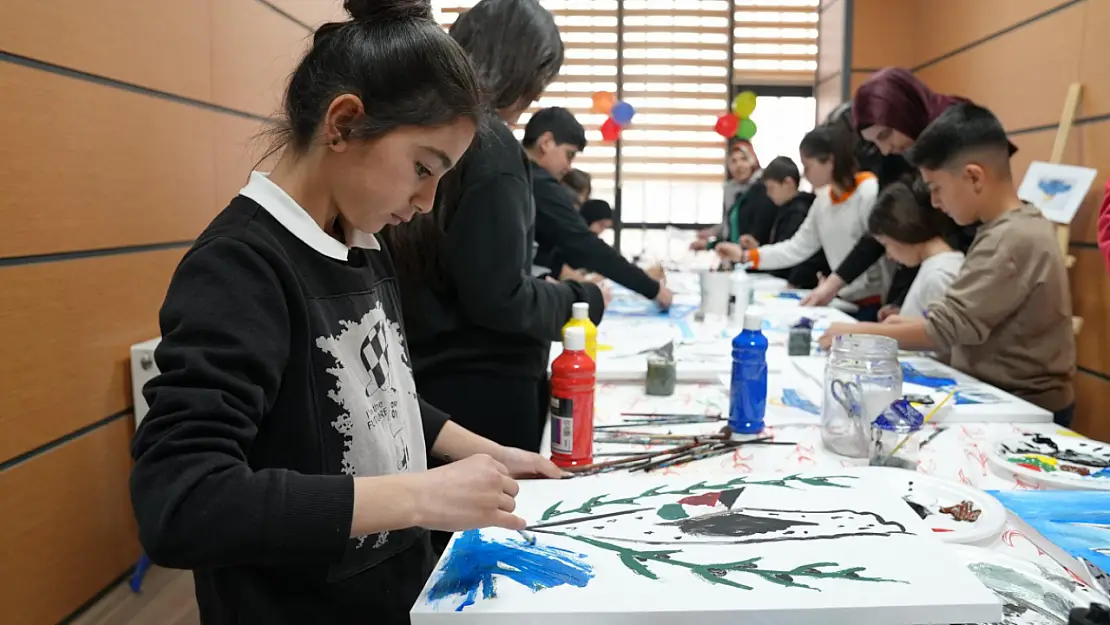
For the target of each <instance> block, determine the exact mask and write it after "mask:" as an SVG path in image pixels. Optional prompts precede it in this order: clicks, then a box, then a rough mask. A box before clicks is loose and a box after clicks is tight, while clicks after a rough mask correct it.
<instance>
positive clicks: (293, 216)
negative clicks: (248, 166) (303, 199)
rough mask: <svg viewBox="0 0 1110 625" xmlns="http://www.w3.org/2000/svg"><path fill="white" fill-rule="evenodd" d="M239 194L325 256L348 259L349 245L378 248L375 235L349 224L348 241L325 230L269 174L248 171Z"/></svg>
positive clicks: (370, 248) (346, 233) (350, 246)
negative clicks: (248, 173)
mask: <svg viewBox="0 0 1110 625" xmlns="http://www.w3.org/2000/svg"><path fill="white" fill-rule="evenodd" d="M239 195H242V196H243V197H247V198H250V199H252V200H254V201H255V202H256V203H258V205H259V206H261V207H262V208H263V209H265V210H266V212H267V213H270V216H271V217H273V218H274V219H276V220H277V222H278V223H279V224H281V225H282V226H283V227H284V228H285V229H286V230H288V231H289V232H290V233H292V234H293V236H295V237H297V238H298V239H300V240H301V241H303V242H304V243H305V245H308V246H309V247H311V248H312V249H314V250H316V251H317V252H319V253H321V254H323V255H324V256H328V257H330V258H334V259H336V260H341V261H343V262H347V253H348V251H349V250H350V248H353V247H359V248H364V249H368V250H380V249H381V246H379V245H378V240H377V239H376V238H375V237H374V235H372V234H367V233H365V232H363V231H362V230H359V229H357V228H353V227H352V228H350V229H349V231H347V232H345V233H344V234H345V235H346V237H347V241H348V243H347V244H344V243H342V242H340V241H338V240H337V239H335V237H333V236H331V235H330V234H328V233H327V232H324V229H323V228H321V227H320V224H318V223H316V220H315V219H313V218H312V216H311V215H309V214H308V211H306V210H305V209H304V208H302V207H301V205H300V204H298V203H297V201H296V200H294V199H293V198H291V197H289V194H288V193H286V192H285V190H284V189H282V188H281V187H279V186H277V185H276V184H274V183H273V181H271V180H270V175H269V174H268V173H264V172H260V171H254V172H251V177H250V181H249V182H247V186H245V187H243V188H242V189H240V190H239Z"/></svg>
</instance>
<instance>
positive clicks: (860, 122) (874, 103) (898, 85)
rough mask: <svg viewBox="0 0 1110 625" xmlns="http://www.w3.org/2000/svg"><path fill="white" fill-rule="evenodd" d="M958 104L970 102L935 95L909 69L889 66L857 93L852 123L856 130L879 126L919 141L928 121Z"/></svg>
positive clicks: (866, 82) (877, 73) (862, 86)
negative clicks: (918, 138)
mask: <svg viewBox="0 0 1110 625" xmlns="http://www.w3.org/2000/svg"><path fill="white" fill-rule="evenodd" d="M957 102H967V99H966V98H960V97H956V96H949V95H942V94H939V93H936V92H935V91H933V90H932V89H929V88H928V87H926V86H925V83H923V82H921V81H920V80H918V79H917V77H916V76H914V75H913V74H911V73H910V72H909V71H908V70H904V69H902V68H900V67H888V68H886V69H882V70H879V71H878V72H875V74H874V75H872V76H871V77H870V78H868V79H867V80H866V81H864V83H863V84H862V85H860V86H859V89H858V90H856V95H855V97H854V98H853V99H852V124H853V125H854V126H855V127H856V129H857V130H863V129H864V128H867V127H868V126H874V125H876V124H878V125H882V126H886V127H887V128H893V129H895V130H897V131H898V132H900V133H902V134H904V135H906V136H907V137H909V138H911V139H917V137H918V136H919V135H920V134H921V131H922V130H925V127H926V126H928V125H929V122H931V121H933V120H934V119H936V118H937V117H939V116H940V114H941V113H943V112H944V111H945V109H947V108H948V107H949V106H952V105H953V104H956V103H957Z"/></svg>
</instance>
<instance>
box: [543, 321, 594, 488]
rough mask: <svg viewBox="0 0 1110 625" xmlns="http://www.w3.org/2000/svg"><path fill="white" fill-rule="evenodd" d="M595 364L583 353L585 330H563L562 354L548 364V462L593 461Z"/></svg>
mask: <svg viewBox="0 0 1110 625" xmlns="http://www.w3.org/2000/svg"><path fill="white" fill-rule="evenodd" d="M596 388H597V365H595V364H594V361H593V359H592V358H590V356H589V354H587V353H586V331H585V330H584V329H583V328H580V327H571V328H567V329H566V333H565V334H564V335H563V353H562V354H560V355H559V357H558V358H556V359H555V362H553V363H551V411H550V413H549V416H550V418H551V461H552V462H554V463H555V464H556V465H558V466H560V467H575V466H580V465H584V464H591V463H592V462H593V461H594V392H595V390H596Z"/></svg>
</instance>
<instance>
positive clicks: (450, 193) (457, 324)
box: [386, 0, 604, 450]
mask: <svg viewBox="0 0 1110 625" xmlns="http://www.w3.org/2000/svg"><path fill="white" fill-rule="evenodd" d="M450 32H451V36H452V37H453V38H454V39H455V40H456V41H457V42H458V43H459V44H461V45H462V47H463V49H465V50H466V51H467V52H468V53H470V56H471V58H472V59H473V60H474V63H475V65H476V66H477V69H478V73H479V75H480V76H481V77H482V82H483V84H482V87H483V91H484V93H485V94H486V96H487V98H489V100H490V102H489V104H490V107H491V110H492V112H491V113H490V114H489V115H488V116H487V118H486V120H485V123H486V126H487V128H486V130H485V132H484V133H483V134H480V135H479V136H478V139H477V143H476V144H475V145H473V146H471V149H470V151H469V152H468V153H467V155H466V156H465V157H464V158H463V159H462V161H461V162H460V163H459V164H458V165H457V166H456V167H455V169H454V170H452V171H451V172H449V173H448V174H446V175H445V176H444V178H443V181H442V182H441V183H440V185H439V192H438V193H437V194H436V208H435V210H434V211H433V212H432V213H431V214H428V215H419V216H418V218H416V219H414V220H413V221H412V223H409V224H404V225H402V226H399V227H395V228H390V229H388V232H387V233H386V240H387V243H388V246H389V249H390V251H391V252H392V254H393V257H394V262H395V263H396V265H397V270H398V274H399V277H400V284H401V292H402V295H403V296H404V298H405V311H406V314H405V324H406V328H407V331H408V335H409V340H410V343H409V350H410V351H411V353H412V364H413V369H414V371H415V377H416V385H417V388H418V389H419V390H420V392H421V394H422V395H423V397H424V398H426V399H427V400H428V401H429V402H431V403H432V405H434V406H436V407H437V408H440V409H442V410H445V411H447V412H448V413H450V414H451V415H452V417H453V418H454V419H455V420H456V421H458V422H459V423H460V424H462V425H464V426H465V427H467V428H468V429H470V430H471V431H474V432H478V433H481V434H482V435H483V436H485V437H487V438H490V439H493V440H495V441H498V442H500V443H502V444H511V445H512V446H514V447H521V448H524V449H530V450H538V449H539V445H540V438H541V435H542V424H543V423H544V421H545V419H546V415H547V412H548V383H547V365H548V356H549V352H550V348H551V343H552V341H558V340H560V338H561V336H560V335H561V329H562V327H563V325H564V324H565V323H566V322H567V321H568V320H569V319H570V316H571V305H572V304H574V303H575V302H589V304H590V317H591V318H592V319H593V321H594V322H595V323H598V322H600V321H601V315H602V312H603V310H604V296H603V293H602V291H601V290H600V288H599V287H598V286H597V285H594V284H586V283H583V282H577V281H562V282H555V281H548V280H542V279H537V278H533V277H531V275H530V274H531V268H532V260H533V258H532V256H533V252H532V243H533V239H534V227H535V215H536V213H535V205H534V203H533V200H532V181H531V176H530V173H529V168H530V164H529V160H528V156H527V155H526V154H525V153H524V150H523V149H522V148H521V147H520V143H518V142H517V140H516V138H515V137H514V136H513V133H512V131H511V130H510V129H509V124H513V123H516V121H517V119H518V118H519V117H520V114H521V113H522V112H523V111H524V110H525V109H527V108H528V107H529V106H531V104H532V102H533V101H535V100H536V99H537V98H538V97H539V96H540V94H541V93H543V91H544V89H545V88H547V85H548V84H550V83H551V81H552V80H554V79H555V77H556V76H557V75H558V73H559V68H560V67H561V66H562V63H563V42H562V41H561V40H560V39H559V31H558V29H557V28H556V27H555V20H554V18H553V17H552V16H551V14H550V13H549V12H547V10H545V9H544V8H543V7H541V6H540V4H539V2H538V1H537V0H482V1H481V2H479V3H478V4H476V5H475V6H474V8H472V9H470V10H469V11H467V12H466V13H463V14H461V15H460V16H459V18H458V19H457V20H456V21H455V23H454V25H453V26H452V27H451V31H450ZM568 197H569V195H568ZM575 218H576V219H580V218H579V217H578V216H577V214H575Z"/></svg>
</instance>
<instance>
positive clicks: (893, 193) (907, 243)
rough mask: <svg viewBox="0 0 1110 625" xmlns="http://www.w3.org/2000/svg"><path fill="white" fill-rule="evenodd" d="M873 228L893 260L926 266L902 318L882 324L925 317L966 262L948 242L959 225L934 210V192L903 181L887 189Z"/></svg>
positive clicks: (920, 184) (871, 224) (870, 222)
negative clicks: (932, 202)
mask: <svg viewBox="0 0 1110 625" xmlns="http://www.w3.org/2000/svg"><path fill="white" fill-rule="evenodd" d="M867 226H868V230H870V232H871V236H873V237H875V240H877V241H878V242H879V243H882V244H883V247H885V248H886V255H887V256H889V257H890V258H891V259H893V260H895V261H897V262H899V263H901V264H902V265H905V266H906V267H920V270H918V272H917V277H915V278H914V280H913V284H911V285H910V290H909V292H908V293H906V299H905V301H904V302H903V303H902V308H901V310H900V311H898V312H897V316H894V317H889V318H887V319H885V320H884V319H880V321H888V322H897V321H900V320H901V319H905V318H915V317H917V318H920V317H924V316H925V311H926V310H928V309H929V305H930V304H932V303H933V302H936V301H939V300H942V299H944V295H945V293H947V292H948V285H949V284H952V280H953V279H955V277H956V274H958V273H960V266H962V265H963V263H964V255H963V252H958V251H956V250H953V249H952V246H950V245H948V243H947V242H946V241H945V240H944V235H945V233H946V232H948V231H950V230H955V228H956V223H955V222H953V221H952V220H951V219H950V218H949V217H948V216H947V215H945V214H944V213H942V212H940V211H939V210H937V209H935V208H933V207H932V205H931V203H930V200H929V189H928V188H926V187H925V186H924V183H923V182H921V181H920V180H918V181H917V184H916V185H914V188H912V189H911V188H910V187H909V186H907V185H906V184H904V183H901V182H894V183H891V184H890V185H888V186H887V187H886V188H884V189H883V191H882V193H880V194H879V199H878V200H876V202H875V210H873V211H871V218H870V219H869V220H868V222H867Z"/></svg>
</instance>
